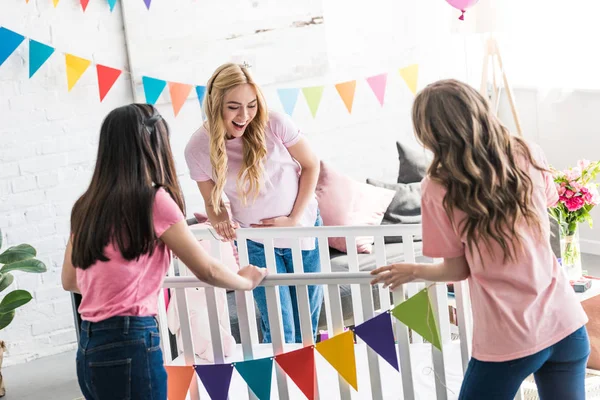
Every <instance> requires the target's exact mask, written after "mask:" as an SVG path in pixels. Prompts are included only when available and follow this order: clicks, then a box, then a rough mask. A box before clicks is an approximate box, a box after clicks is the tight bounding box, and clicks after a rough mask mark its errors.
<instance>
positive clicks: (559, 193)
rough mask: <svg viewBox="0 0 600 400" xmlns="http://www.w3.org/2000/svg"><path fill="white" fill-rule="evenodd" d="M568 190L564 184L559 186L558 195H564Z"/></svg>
mask: <svg viewBox="0 0 600 400" xmlns="http://www.w3.org/2000/svg"><path fill="white" fill-rule="evenodd" d="M566 191H567V188H566V187H564V186H559V187H558V195H559V196H564V195H565V192H566Z"/></svg>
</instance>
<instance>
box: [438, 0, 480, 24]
mask: <svg viewBox="0 0 600 400" xmlns="http://www.w3.org/2000/svg"><path fill="white" fill-rule="evenodd" d="M478 1H479V0H446V2H447V3H448V4H450V5H451V6H452V7H454V8H456V9H457V10H460V11H461V12H462V14H461V15H460V17H459V18H458V19H460V20H461V21H462V20H464V19H465V11H466V10H467V9H468V8H471V7H473V6H474V5H475V4H477V2H478Z"/></svg>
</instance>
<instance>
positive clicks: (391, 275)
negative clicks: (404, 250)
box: [371, 263, 416, 290]
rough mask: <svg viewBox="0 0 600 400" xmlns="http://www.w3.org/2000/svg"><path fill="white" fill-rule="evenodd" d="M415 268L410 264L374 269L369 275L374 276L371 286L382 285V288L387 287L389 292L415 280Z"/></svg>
mask: <svg viewBox="0 0 600 400" xmlns="http://www.w3.org/2000/svg"><path fill="white" fill-rule="evenodd" d="M415 266H416V265H415V264H410V263H398V264H392V265H386V266H385V267H380V268H376V269H374V270H373V271H371V275H376V277H375V279H373V280H372V281H371V284H372V285H376V284H378V283H383V287H384V288H385V287H388V286H389V287H390V290H394V289H396V288H397V287H398V286H400V285H402V284H404V283H408V282H411V281H414V280H415V279H416V276H415Z"/></svg>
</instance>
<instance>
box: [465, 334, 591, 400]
mask: <svg viewBox="0 0 600 400" xmlns="http://www.w3.org/2000/svg"><path fill="white" fill-rule="evenodd" d="M589 354H590V342H589V339H588V334H587V330H586V329H585V326H584V327H582V328H580V329H578V330H576V331H575V332H574V333H572V334H571V335H569V336H567V337H566V338H564V339H563V340H561V341H560V342H558V343H556V344H555V345H552V346H550V347H547V348H546V349H544V350H542V351H540V352H538V353H535V354H532V355H530V356H527V357H523V358H519V359H516V360H511V361H505V362H483V361H478V360H476V359H474V358H472V359H471V361H470V362H469V367H468V368H467V372H466V373H465V379H464V381H463V384H462V388H461V390H460V397H459V399H460V400H471V399H473V400H479V399H486V400H488V399H489V400H494V399H498V400H509V399H510V400H512V399H514V397H515V395H516V393H517V391H518V390H519V387H520V386H521V383H522V382H523V381H524V380H525V378H527V377H528V376H529V375H531V374H534V378H535V383H536V385H537V388H538V393H539V397H540V399H541V400H547V399H569V400H585V381H584V380H585V367H586V364H587V359H588V356H589Z"/></svg>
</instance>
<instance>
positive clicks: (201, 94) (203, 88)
mask: <svg viewBox="0 0 600 400" xmlns="http://www.w3.org/2000/svg"><path fill="white" fill-rule="evenodd" d="M205 93H206V86H196V96H198V101H199V102H200V108H202V105H203V103H204V94H205Z"/></svg>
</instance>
